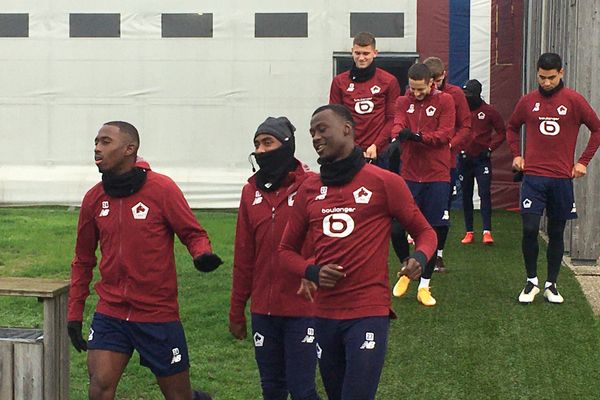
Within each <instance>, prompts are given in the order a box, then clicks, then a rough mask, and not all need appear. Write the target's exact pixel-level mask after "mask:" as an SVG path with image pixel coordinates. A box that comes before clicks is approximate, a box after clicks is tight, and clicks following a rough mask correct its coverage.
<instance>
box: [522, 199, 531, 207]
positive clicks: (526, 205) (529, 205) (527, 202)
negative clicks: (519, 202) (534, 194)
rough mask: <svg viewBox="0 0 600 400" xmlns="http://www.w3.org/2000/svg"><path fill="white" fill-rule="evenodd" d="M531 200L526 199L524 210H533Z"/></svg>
mask: <svg viewBox="0 0 600 400" xmlns="http://www.w3.org/2000/svg"><path fill="white" fill-rule="evenodd" d="M531 203H532V202H531V200H529V199H525V200H523V208H531Z"/></svg>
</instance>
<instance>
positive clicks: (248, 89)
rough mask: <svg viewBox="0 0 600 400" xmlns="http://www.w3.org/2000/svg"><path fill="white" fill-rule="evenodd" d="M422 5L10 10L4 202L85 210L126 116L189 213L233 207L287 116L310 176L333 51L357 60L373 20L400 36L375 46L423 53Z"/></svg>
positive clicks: (3, 16) (3, 25)
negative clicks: (98, 150) (274, 124)
mask: <svg viewBox="0 0 600 400" xmlns="http://www.w3.org/2000/svg"><path fill="white" fill-rule="evenodd" d="M416 7H417V1H416V0H376V1H372V2H364V1H358V0H351V1H343V2H337V1H336V2H334V1H325V2H323V1H316V0H302V1H297V0H296V1H286V2H281V1H274V0H261V1H232V0H223V1H220V2H206V1H197V0H196V1H192V0H179V1H176V2H175V1H156V0H155V1H142V0H131V1H117V0H105V1H102V2H97V1H90V0H83V1H67V0H52V1H40V0H3V1H2V2H1V3H0V58H1V60H0V67H1V71H2V73H1V74H0V204H26V203H28V204H40V203H45V204H69V205H79V204H80V202H81V199H82V197H83V195H84V193H85V191H86V190H87V189H88V188H90V187H91V186H92V185H93V184H94V183H96V182H97V181H98V180H99V178H100V176H99V174H98V172H97V170H96V167H95V166H94V163H93V139H94V137H95V135H96V133H97V131H98V129H99V128H100V126H101V125H102V123H103V122H106V121H111V120H124V121H128V122H131V123H133V124H134V125H135V126H136V127H137V128H138V130H139V131H140V135H141V149H140V154H141V155H142V156H143V157H144V158H145V159H146V160H147V161H149V162H150V164H151V165H152V167H153V169H154V170H156V171H158V172H162V173H166V174H167V175H169V176H171V177H172V178H173V179H174V180H175V181H176V182H177V183H178V184H179V185H180V187H181V188H182V189H183V191H184V193H185V195H186V197H187V199H188V201H189V203H190V204H191V206H192V207H202V208H211V207H237V205H238V201H239V200H238V199H239V193H240V189H241V186H242V185H243V183H244V182H245V180H246V178H247V177H248V176H249V175H250V174H251V171H250V165H249V163H248V155H249V153H250V152H251V151H252V150H253V147H252V137H253V133H254V130H255V129H256V127H257V126H258V124H259V123H260V122H262V121H263V120H264V119H265V118H266V117H267V116H280V115H285V116H287V117H288V118H289V119H290V120H291V121H292V122H293V123H294V124H295V125H296V127H297V132H296V135H297V139H296V142H297V148H298V151H297V154H298V157H299V158H300V159H302V160H304V161H307V162H308V163H309V164H310V165H311V166H312V167H316V163H315V161H314V160H315V158H316V156H315V154H314V151H313V150H312V148H311V146H310V136H309V134H308V123H309V120H310V114H311V112H312V111H313V110H314V109H315V108H316V107H317V106H319V105H322V104H324V103H326V102H327V100H328V92H329V84H330V81H331V78H332V65H333V58H332V55H333V53H334V52H339V51H349V49H350V47H351V36H352V33H353V30H355V29H360V28H361V24H360V21H361V17H365V16H366V17H367V20H368V17H369V14H377V13H382V15H388V14H385V13H390V14H389V15H392V17H393V18H396V19H395V20H396V21H401V22H402V26H396V27H395V28H396V29H398V30H401V32H402V34H401V35H396V37H384V36H385V35H380V36H378V42H377V45H378V49H379V50H380V51H394V52H406V53H415V52H416ZM394 16H395V17H394ZM355 17H356V18H358V19H356V20H354V22H351V21H353V18H355ZM357 21H358V22H357ZM362 21H363V22H364V18H363V20H362ZM367 22H368V21H367ZM353 23H355V24H356V26H354V27H353V26H351V25H352V24H353ZM367 28H368V26H367ZM392 28H394V27H392ZM362 30H368V29H362Z"/></svg>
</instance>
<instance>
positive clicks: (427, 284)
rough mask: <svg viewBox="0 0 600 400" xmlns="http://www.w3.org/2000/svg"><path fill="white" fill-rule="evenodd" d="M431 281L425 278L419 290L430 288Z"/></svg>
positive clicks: (422, 279)
mask: <svg viewBox="0 0 600 400" xmlns="http://www.w3.org/2000/svg"><path fill="white" fill-rule="evenodd" d="M430 280H431V279H425V278H421V281H420V282H419V289H422V288H428V287H429V281H430Z"/></svg>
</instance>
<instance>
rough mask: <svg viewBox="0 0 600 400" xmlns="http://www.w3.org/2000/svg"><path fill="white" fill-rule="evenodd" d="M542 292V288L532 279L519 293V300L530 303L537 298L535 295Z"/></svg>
mask: <svg viewBox="0 0 600 400" xmlns="http://www.w3.org/2000/svg"><path fill="white" fill-rule="evenodd" d="M539 292H540V288H539V287H537V286H536V285H534V284H533V283H532V282H531V281H527V283H526V284H525V288H524V289H523V290H522V291H521V294H519V302H520V303H522V304H529V303H532V302H533V299H535V295H536V294H538V293H539Z"/></svg>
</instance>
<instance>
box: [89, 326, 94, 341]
mask: <svg viewBox="0 0 600 400" xmlns="http://www.w3.org/2000/svg"><path fill="white" fill-rule="evenodd" d="M90 340H94V330H93V329H92V328H90V334H89V335H88V342H89V341H90Z"/></svg>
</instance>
